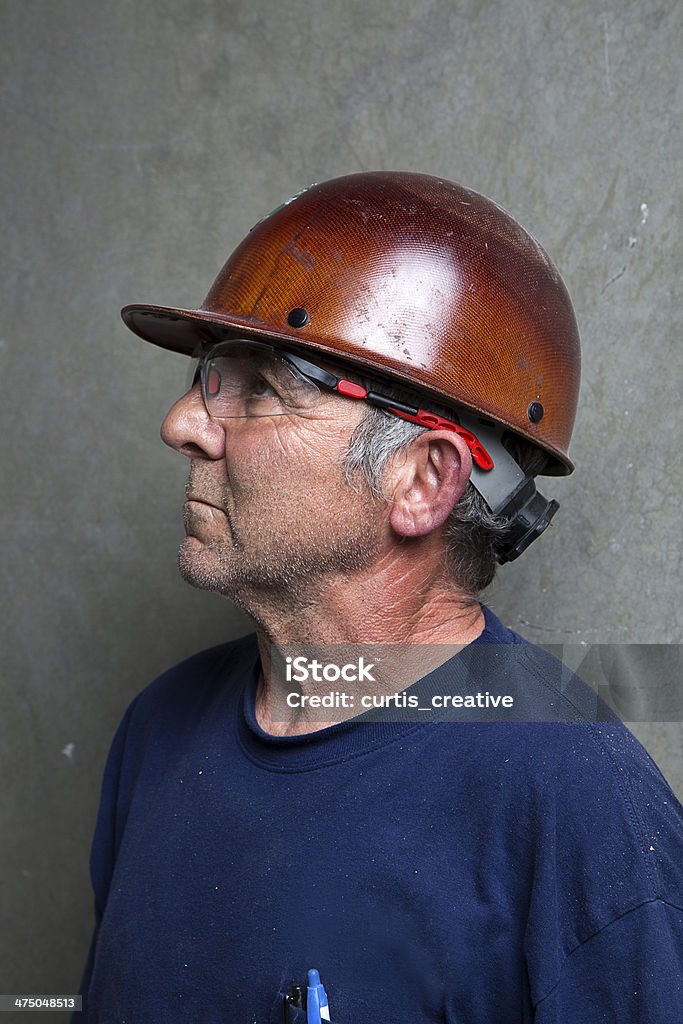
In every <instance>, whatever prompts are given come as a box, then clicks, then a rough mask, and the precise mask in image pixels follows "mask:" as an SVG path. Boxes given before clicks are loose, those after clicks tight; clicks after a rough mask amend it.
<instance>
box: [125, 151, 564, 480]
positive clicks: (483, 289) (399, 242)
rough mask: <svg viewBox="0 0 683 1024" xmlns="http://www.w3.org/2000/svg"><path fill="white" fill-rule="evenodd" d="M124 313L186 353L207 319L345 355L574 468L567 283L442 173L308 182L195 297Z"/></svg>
mask: <svg viewBox="0 0 683 1024" xmlns="http://www.w3.org/2000/svg"><path fill="white" fill-rule="evenodd" d="M122 316H123V319H124V321H125V323H126V324H127V325H128V327H130V329H131V330H132V331H134V332H135V333H136V334H138V335H139V336H140V337H141V338H144V339H145V340H146V341H151V342H153V343H154V344H155V345H160V346H162V347H163V348H167V349H171V350H172V351H175V352H182V353H185V354H187V355H192V354H193V353H194V352H195V350H196V348H197V346H198V344H200V343H206V342H207V341H215V340H217V339H216V332H215V326H218V327H223V328H226V329H227V330H228V331H232V332H234V331H238V332H239V333H240V334H242V335H246V336H249V335H265V336H266V337H268V338H271V339H276V340H278V339H280V340H282V341H283V342H286V343H289V344H291V343H294V344H295V346H296V347H297V348H304V349H309V350H315V351H319V352H321V353H326V354H330V355H333V356H336V357H343V358H344V359H345V360H347V361H350V362H353V363H356V364H359V366H362V367H363V368H366V369H371V370H374V371H375V373H376V372H377V371H381V372H382V373H383V374H386V375H388V376H391V377H393V378H396V379H398V380H400V381H403V382H409V383H410V384H412V385H413V386H414V387H415V386H417V388H418V389H419V390H420V391H421V392H423V393H426V394H427V395H431V396H432V397H433V399H434V400H435V401H438V402H439V403H440V404H443V402H444V401H445V402H446V403H447V404H455V405H457V406H461V407H466V408H467V409H471V410H475V411H477V412H479V413H483V414H485V415H487V416H489V417H491V419H493V420H496V421H497V422H499V423H503V424H505V425H506V426H507V427H509V428H511V429H512V430H514V431H515V432H516V433H518V434H521V435H522V436H523V437H526V438H528V439H529V440H530V441H532V442H534V443H535V444H537V445H538V446H540V447H541V448H542V449H543V450H544V451H546V452H547V453H549V454H550V455H551V456H553V457H554V458H552V459H551V463H550V465H549V468H548V470H547V472H549V473H555V474H566V473H569V472H571V471H572V469H573V465H572V463H571V461H570V460H569V457H568V454H567V448H568V445H569V439H570V437H571V432H572V427H573V425H574V417H575V415H576V405H577V401H578V392H579V377H580V367H581V351H580V344H579V335H578V330H577V325H576V319H575V317H574V311H573V309H572V305H571V301H570V299H569V296H568V294H567V290H566V288H565V286H564V284H563V282H562V279H561V278H560V275H559V273H558V271H557V269H556V267H555V265H554V264H553V262H552V261H551V259H550V257H549V256H548V254H547V253H546V252H545V250H544V249H542V248H541V246H540V245H539V244H538V243H537V242H536V241H535V239H534V238H533V237H532V236H531V235H530V234H529V233H528V232H527V231H525V230H524V229H523V228H522V227H521V226H520V225H519V224H518V223H517V221H515V220H514V219H513V218H512V217H511V216H510V214H508V213H506V212H505V211H504V210H502V209H501V208H500V207H499V206H497V205H496V204H495V203H493V202H491V200H490V199H486V198H485V197H484V196H482V195H480V194H479V193H478V192H472V191H470V190H469V189H466V188H463V187H462V186H460V185H456V184H454V183H453V182H450V181H443V180H442V179H440V178H435V177H431V176H429V175H424V174H410V173H403V172H385V171H375V172H369V173H362V174H351V175H348V176H346V177H343V178H334V179H332V180H331V181H326V182H323V183H322V184H319V185H313V186H311V187H310V188H309V189H307V190H305V191H304V192H302V193H301V194H300V195H298V196H297V197H295V198H294V199H293V200H291V201H290V202H288V203H285V204H284V206H282V207H280V208H278V209H277V210H275V211H274V212H273V213H272V214H271V215H270V216H269V217H266V218H265V219H264V220H263V221H261V222H260V223H259V224H257V225H256V227H254V228H253V229H252V231H250V233H249V234H248V235H247V237H246V238H245V239H244V241H243V242H242V243H241V244H240V245H239V246H238V247H237V249H236V250H235V251H234V253H233V254H232V256H230V258H229V259H228V261H227V263H226V264H225V266H224V267H223V269H222V270H221V272H220V273H219V275H218V277H217V278H216V280H215V282H214V284H213V286H212V288H211V290H210V291H209V294H208V295H207V297H206V299H205V300H204V303H203V305H202V306H201V307H200V308H199V309H174V308H171V307H166V306H150V305H131V306H126V307H125V308H124V309H123V310H122ZM212 325H214V326H212Z"/></svg>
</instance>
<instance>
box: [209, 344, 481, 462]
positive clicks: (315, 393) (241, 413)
mask: <svg viewBox="0 0 683 1024" xmlns="http://www.w3.org/2000/svg"><path fill="white" fill-rule="evenodd" d="M197 378H199V381H200V383H201V390H202V396H203V399H204V404H205V406H206V409H207V412H208V414H209V416H211V417H212V418H213V419H217V420H223V419H236V418H242V417H252V416H286V415H297V414H298V415H305V414H306V413H309V412H310V411H312V410H314V409H315V407H316V406H317V405H318V404H319V403H320V402H321V400H322V393H323V392H324V391H329V392H335V393H336V394H339V395H344V396H345V397H346V398H356V399H360V400H362V401H366V402H369V403H370V404H371V405H375V406H377V407H378V408H380V409H384V411H385V412H389V413H391V414H392V415H394V416H399V417H400V418H401V419H405V420H408V421H410V422H411V423H417V424H418V425H419V426H422V427H427V428H428V429H430V430H443V429H445V430H453V431H454V432H455V433H457V434H459V435H460V436H461V437H462V438H463V439H464V440H465V441H466V443H467V445H468V446H469V448H470V451H471V453H472V459H473V461H474V462H475V464H476V465H477V466H479V468H480V469H485V470H488V469H492V468H493V460H492V459H491V457H490V455H489V454H488V452H487V451H486V450H485V448H484V447H483V445H481V444H480V442H479V441H478V440H477V438H476V437H475V435H474V434H473V433H471V432H470V431H469V430H466V429H465V428H464V427H462V426H460V425H459V424H458V423H454V422H453V421H451V420H448V419H444V418H443V417H442V416H437V415H436V414H435V413H431V412H427V411H426V410H425V409H421V408H419V407H418V406H413V405H407V404H406V403H405V402H399V401H397V400H396V399H393V398H389V397H388V396H386V395H382V394H381V393H380V392H377V391H374V390H368V389H367V388H365V387H363V386H362V385H361V384H356V383H354V382H353V381H351V380H348V379H347V378H346V377H337V376H336V375H335V374H334V373H331V372H330V371H328V370H324V369H323V368H322V367H320V366H317V365H316V364H315V363H311V362H310V361H309V360H308V359H304V358H303V357H302V356H300V355H298V354H294V353H293V352H289V351H286V350H284V349H275V348H274V347H273V346H272V345H268V344H266V343H265V342H260V341H251V340H245V339H241V338H239V339H233V340H226V341H219V342H218V343H217V344H215V345H210V346H208V347H207V348H205V349H204V350H203V351H201V352H200V353H199V355H198V359H197V362H196V364H195V367H194V370H193V374H192V380H193V383H195V382H196V381H197Z"/></svg>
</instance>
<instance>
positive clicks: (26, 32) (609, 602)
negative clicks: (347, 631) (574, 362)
mask: <svg viewBox="0 0 683 1024" xmlns="http://www.w3.org/2000/svg"><path fill="white" fill-rule="evenodd" d="M0 15H1V18H2V34H3V37H4V45H3V47H2V51H1V52H0V60H1V61H2V74H3V90H4V91H3V95H4V103H3V113H2V117H3V128H2V139H3V143H4V157H3V160H2V166H1V168H0V175H1V178H0V182H1V189H2V195H3V197H4V200H5V216H4V230H3V244H2V247H1V249H0V263H1V265H2V275H1V281H2V284H1V287H2V305H1V307H0V308H1V314H0V338H1V341H0V361H1V363H0V365H1V366H2V415H3V421H4V429H3V437H4V441H5V443H4V445H3V466H4V473H5V476H4V482H3V496H4V498H5V502H4V513H3V531H2V543H3V553H2V560H3V567H4V576H5V580H6V583H7V588H6V590H5V594H4V597H3V606H2V615H1V616H0V619H1V622H2V629H3V634H4V635H3V638H2V651H3V666H4V667H3V685H2V691H1V700H2V711H3V713H2V739H1V742H2V748H1V749H2V781H3V785H2V822H1V824H0V828H1V830H2V861H1V871H0V883H1V884H0V899H2V915H3V916H2V921H3V923H2V929H1V936H2V938H1V941H2V944H3V948H2V950H0V991H1V992H5V993H9V992H13V991H17V990H27V991H39V992H57V991H64V990H66V991H74V990H75V988H76V986H77V983H78V979H79V976H80V971H81V967H82V964H83V960H84V956H85V952H86V947H87V942H88V939H89V934H90V928H91V896H90V890H89V884H88V879H87V854H88V847H89V842H90V837H91V832H92V828H93V823H94V816H95V811H96V806H97V798H98V787H99V780H100V774H101V770H102V766H103V759H104V757H105V754H106V750H107V748H108V744H109V742H110V739H111V736H112V733H113V730H114V728H115V725H116V723H117V722H118V719H119V718H120V716H121V714H122V712H123V710H124V708H125V706H126V705H127V703H128V701H129V700H130V698H131V697H132V696H133V695H134V694H135V693H136V692H138V691H139V690H140V689H141V688H142V687H143V686H144V685H145V684H146V683H147V682H148V681H149V680H150V679H151V678H152V677H153V676H154V675H156V674H157V673H158V672H159V671H160V670H161V669H163V668H164V667H166V666H168V665H170V664H172V663H173V662H175V661H177V660H178V659H180V658H181V657H182V656H184V655H185V654H187V653H189V652H191V651H194V650H196V649H198V648H200V647H202V646H207V645H209V644H211V643H214V642H218V641H220V640H222V639H225V638H228V637H230V636H231V635H236V634H237V633H238V632H246V631H248V629H249V624H248V622H247V620H246V619H244V618H242V617H240V615H239V614H238V613H236V612H235V611H234V610H233V609H232V607H231V606H230V605H228V604H227V603H226V602H223V601H222V600H221V599H219V598H216V597H213V596H211V595H206V594H202V593H199V592H196V591H193V590H190V589H189V588H187V587H186V586H185V585H184V584H183V583H182V582H181V581H180V579H179V578H178V577H177V574H176V569H175V552H176V549H177V544H178V542H179V540H180V538H181V536H182V525H181V519H180V507H181V502H182V491H183V483H184V479H185V473H186V470H185V466H184V465H183V461H184V460H181V459H180V458H178V457H177V456H175V455H174V454H173V453H171V452H169V451H167V450H165V449H164V448H163V446H162V445H161V442H160V441H159V440H158V427H159V423H160V420H161V417H162V415H163V413H164V411H165V409H166V407H167V406H168V404H170V401H171V399H172V398H175V397H176V396H177V394H178V393H179V392H180V390H181V389H182V384H183V382H184V378H185V362H184V360H183V359H182V358H181V357H175V356H171V355H167V354H162V353H161V352H160V351H157V350H155V349H153V348H152V347H150V346H145V345H144V344H142V343H141V342H139V341H137V340H136V339H135V338H134V337H133V336H132V335H131V334H129V333H128V332H126V330H125V329H124V327H123V326H122V324H121V322H120V320H119V315H118V310H119V307H120V306H121V305H122V304H123V303H124V302H130V301H136V300H138V301H159V302H167V303H171V304H180V305H182V304H195V303H197V302H199V301H200V300H201V299H202V298H203V296H204V294H205V292H206V290H207V289H208V285H209V284H210V282H211V281H212V280H213V277H214V275H215V273H216V271H217V270H218V268H219V266H220V265H221V264H222V262H223V260H224V259H225V256H226V255H227V253H228V251H229V250H230V249H232V247H233V246H234V245H235V244H236V243H237V242H238V241H239V240H240V239H241V237H242V236H243V234H244V233H245V232H246V230H247V229H248V228H249V227H250V226H251V225H252V224H253V223H254V222H255V221H256V220H257V219H258V218H259V217H261V216H262V215H263V214H264V213H266V212H268V211H269V210H271V209H272V208H273V207H274V206H275V205H277V204H278V203H279V202H280V201H281V200H282V199H284V198H286V197H288V196H289V195H291V194H293V193H294V192H296V191H298V190H299V189H300V188H301V187H302V186H304V185H306V184H308V183H309V182H310V181H313V180H321V179H324V178H327V177H332V176H334V175H337V174H342V173H347V172H351V171H355V170H360V169H374V168H398V169H405V170H418V171H425V172H429V173H433V174H438V175H442V176H444V177H448V178H452V179H454V180H456V181H460V182H461V183H463V184H465V185H467V186H469V187H471V188H475V189H477V190H479V191H482V192H484V193H486V194H487V195H489V196H491V197H492V198H493V199H495V200H496V201H497V202H499V203H500V204H501V205H503V206H505V207H506V208H507V209H509V210H510V211H511V212H512V213H513V214H514V215H515V216H517V217H518V218H519V219H520V220H521V221H522V223H524V224H525V225H526V226H527V227H528V228H529V229H530V230H531V231H532V232H533V233H534V234H535V235H536V236H537V237H538V238H539V239H540V240H541V241H542V242H543V244H544V245H545V246H546V248H548V249H549V251H550V252H551V254H552V255H553V256H554V257H555V259H556V261H557V262H558V264H559V265H560V267H561V269H562V272H563V276H564V278H565V280H566V282H567V285H568V287H569V289H570V292H571V293H572V295H573V298H574V300H575V304H576V308H577V313H578V317H579V323H580V326H581V328H582V336H583V342H584V352H585V377H584V386H583V392H582V405H581V410H580V418H579V422H578V428H577V432H576V435H575V442H574V444H573V448H572V454H573V457H574V459H575V461H576V463H577V466H578V467H579V469H578V471H577V473H576V474H575V475H574V476H573V477H572V478H570V479H569V480H561V481H555V482H553V483H552V486H551V487H550V486H549V487H548V488H547V491H548V493H550V494H554V495H555V496H557V497H558V498H559V499H560V500H561V502H562V505H563V509H562V512H561V514H560V516H559V518H558V520H557V521H556V525H555V526H554V527H553V529H552V530H551V531H550V532H549V533H548V534H547V535H546V537H544V539H543V540H542V541H541V542H539V543H538V544H537V545H536V546H535V547H534V548H532V549H531V550H530V552H529V553H528V554H527V555H526V556H525V557H524V558H523V559H522V560H520V562H519V563H517V564H515V565H513V566H510V567H508V568H507V569H506V570H504V572H503V573H502V574H501V578H500V582H499V583H498V584H497V585H496V586H495V588H494V589H493V591H492V593H490V594H489V596H488V600H489V603H491V604H492V605H493V606H494V608H495V609H496V610H497V611H498V612H499V614H501V615H502V616H503V617H504V618H505V619H506V620H507V621H508V623H509V624H510V625H512V626H513V627H515V628H517V629H518V630H519V631H520V632H522V633H525V634H526V635H527V636H529V637H530V638H531V639H534V640H548V641H555V642H558V643H565V642H572V643H575V644H578V645H579V647H581V646H583V645H585V644H587V643H588V644H591V643H598V642H600V641H612V642H616V643H622V642H625V641H628V642H650V643H660V644H662V643H664V644H667V643H668V644H670V643H674V642H680V641H681V639H682V635H681V634H682V632H683V631H682V625H681V613H680V607H679V597H680V585H679V579H680V540H681V535H680V510H679V507H678V502H676V501H675V500H674V498H675V495H680V488H681V475H682V474H681V459H680V447H681V444H680V441H681V399H680V381H681V356H680V353H681V332H680V327H681V314H680V302H678V303H677V302H675V301H674V295H675V293H676V290H677V286H679V285H680V267H681V265H683V259H682V257H683V253H681V237H682V232H681V226H680V223H679V219H680V201H679V189H680V180H681V169H680V157H681V148H682V147H681V137H680V111H681V108H682V101H683V96H682V95H681V77H680V73H679V69H680V48H681V42H682V41H683V31H682V30H683V24H682V23H683V7H682V6H681V4H679V3H677V2H676V0H659V2H657V0H653V2H651V3H648V4H642V3H641V2H640V0H622V2H619V3H616V2H614V0H612V2H607V0H605V2H604V3H596V2H595V0H564V2H559V0H510V2H505V0H450V2H449V0H418V2H417V3H416V2H414V0H410V2H409V0H405V2H404V0H345V2H342V3H336V4H325V3H322V2H318V3H315V2H311V0H285V2H281V0H248V2H247V0H233V2H225V0H207V2H205V3H202V4H198V3H193V2H191V0H165V2H164V3H160V2H154V0H151V2H147V3H142V2H141V0H138V2H135V0H117V2H116V3H110V2H106V0H103V2H99V3H92V2H89V0H31V2H29V3H27V2H26V0H2V3H1V4H0ZM577 649H578V648H577ZM579 653H580V652H579ZM635 728H636V731H637V733H638V735H639V736H641V738H642V739H643V741H644V742H645V743H646V745H647V746H648V748H649V749H650V750H651V752H652V753H653V755H654V757H655V758H656V760H657V761H658V763H659V764H660V765H661V767H662V769H663V770H664V772H665V774H667V776H668V777H669V778H670V780H671V782H672V784H673V785H674V787H675V788H676V789H677V791H678V792H679V793H681V792H683V757H682V754H681V738H682V735H683V733H682V731H681V726H680V725H679V724H675V723H650V724H640V725H638V726H636V727H635ZM49 1017H50V1015H49V1014H48V1015H47V1017H46V1016H45V1015H43V1016H42V1017H41V1018H40V1019H41V1020H43V1021H45V1020H47V1019H49ZM8 1019H9V1018H8ZM22 1019H24V1018H23V1017H22ZM59 1019H61V1020H63V1019H64V1018H63V1017H60V1018H59Z"/></svg>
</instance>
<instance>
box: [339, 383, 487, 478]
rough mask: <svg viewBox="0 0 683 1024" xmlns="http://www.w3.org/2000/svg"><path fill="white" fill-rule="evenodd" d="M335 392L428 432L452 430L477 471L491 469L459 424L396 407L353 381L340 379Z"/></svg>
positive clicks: (482, 450)
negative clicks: (374, 406) (360, 399)
mask: <svg viewBox="0 0 683 1024" xmlns="http://www.w3.org/2000/svg"><path fill="white" fill-rule="evenodd" d="M337 391H338V392H339V394H340V395H346V396H347V397H348V398H364V399H367V400H369V401H370V402H372V404H373V405H377V406H379V407H380V408H382V409H386V411H387V412H391V413H393V414H394V415H395V416H400V418H401V419H402V420H408V421H409V422H410V423H417V424H418V426H420V427H427V428H428V429H429V430H452V431H453V432H454V433H455V434H458V436H459V437H461V438H462V439H463V441H464V442H465V443H466V445H467V447H468V448H469V450H470V452H471V453H472V461H473V462H474V463H476V465H477V466H478V467H479V469H484V470H489V469H493V459H492V458H491V456H490V455H489V453H488V452H487V451H486V449H485V448H484V446H483V444H481V442H480V441H479V440H478V439H477V438H476V437H475V435H474V434H473V433H472V432H471V431H470V430H465V428H464V427H461V426H460V424H459V423H453V422H452V421H451V420H447V419H444V418H443V416H437V415H436V413H433V412H427V411H426V410H425V409H417V408H415V407H414V406H408V405H404V404H403V402H401V403H399V404H398V405H397V404H396V403H395V402H393V401H392V400H391V399H390V398H386V397H385V396H384V395H379V394H377V393H376V392H374V391H368V390H367V389H366V388H364V387H362V385H360V384H354V383H353V381H350V380H343V379H342V380H340V381H338V382H337Z"/></svg>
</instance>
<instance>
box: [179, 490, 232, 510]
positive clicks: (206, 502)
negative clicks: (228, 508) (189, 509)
mask: <svg viewBox="0 0 683 1024" xmlns="http://www.w3.org/2000/svg"><path fill="white" fill-rule="evenodd" d="M185 500H186V501H197V502H199V504H200V505H208V506H209V507H210V508H215V509H216V511H217V512H225V509H223V508H221V506H220V505H217V504H216V503H215V502H214V501H209V499H208V498H200V497H199V495H197V494H188V495H187V496H186V498H185Z"/></svg>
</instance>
